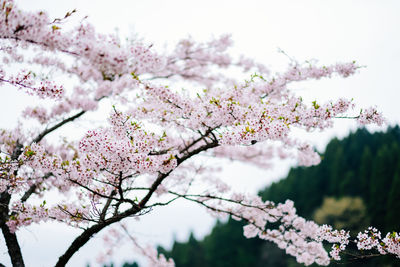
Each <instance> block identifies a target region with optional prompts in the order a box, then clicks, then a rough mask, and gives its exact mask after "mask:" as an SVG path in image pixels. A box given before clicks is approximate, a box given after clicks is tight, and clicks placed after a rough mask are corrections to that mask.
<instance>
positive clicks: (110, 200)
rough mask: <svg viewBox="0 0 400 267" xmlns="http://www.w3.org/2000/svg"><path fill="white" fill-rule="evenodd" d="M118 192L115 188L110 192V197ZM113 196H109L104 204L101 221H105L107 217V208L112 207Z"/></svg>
mask: <svg viewBox="0 0 400 267" xmlns="http://www.w3.org/2000/svg"><path fill="white" fill-rule="evenodd" d="M116 193H117V192H115V190H113V191H112V192H111V194H110V197H112V196H114V195H115V194H116ZM112 201H113V200H112V198H108V199H107V203H106V204H105V205H104V208H103V211H102V212H101V214H100V221H104V219H105V218H106V215H107V210H108V208H109V207H110V204H111V202H112Z"/></svg>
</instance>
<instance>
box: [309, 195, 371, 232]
mask: <svg viewBox="0 0 400 267" xmlns="http://www.w3.org/2000/svg"><path fill="white" fill-rule="evenodd" d="M313 220H314V221H315V222H316V223H318V224H329V225H332V226H333V227H334V228H335V229H346V230H349V231H350V233H351V235H353V236H355V235H357V233H358V232H360V231H363V230H365V229H366V228H367V227H368V226H369V219H368V217H367V208H366V205H365V204H364V201H363V200H362V198H360V197H341V198H339V199H336V198H333V197H326V198H324V201H323V202H322V205H321V206H320V207H319V208H317V209H316V210H315V212H314V216H313Z"/></svg>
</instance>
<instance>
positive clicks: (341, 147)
mask: <svg viewBox="0 0 400 267" xmlns="http://www.w3.org/2000/svg"><path fill="white" fill-rule="evenodd" d="M399 192H400V128H399V127H398V126H396V127H394V128H389V129H388V130H387V131H386V132H376V133H373V134H371V133H369V132H368V131H367V130H365V129H360V130H358V131H357V132H355V133H352V134H350V135H349V136H348V137H346V138H344V139H343V140H338V139H333V140H332V141H330V143H329V144H328V145H327V147H326V150H325V153H324V154H323V155H322V161H321V163H320V164H319V165H318V166H312V167H297V168H292V169H291V170H290V172H289V174H288V176H287V177H286V178H284V179H282V180H280V181H278V182H275V183H273V184H271V185H270V186H269V187H267V188H266V189H264V190H263V191H261V192H260V193H259V194H260V195H261V196H262V198H263V199H264V200H267V199H268V200H272V201H274V202H283V201H285V200H286V199H291V200H293V201H294V202H295V206H296V208H297V210H298V214H299V215H300V216H303V217H306V218H308V219H313V220H315V221H317V222H318V223H329V224H332V225H334V226H335V227H338V228H346V229H348V230H350V231H351V232H352V233H353V234H354V233H357V232H358V231H360V230H362V229H365V227H367V226H369V225H372V226H374V227H377V228H378V229H380V230H381V231H382V232H387V231H400V223H399V218H400V193H399ZM243 225H244V224H243V223H241V222H237V221H234V220H232V219H229V220H228V222H226V223H221V222H217V224H216V225H215V226H214V228H213V230H212V231H211V233H210V234H209V235H208V236H206V237H205V238H204V239H203V240H196V239H195V238H194V236H193V235H191V236H190V237H189V240H188V241H187V242H184V243H180V242H175V243H174V245H173V247H172V249H171V250H170V251H167V250H166V249H164V248H162V247H159V249H158V250H159V252H161V253H163V254H165V255H166V256H167V257H172V258H173V259H174V261H175V263H176V266H177V267H232V266H254V267H258V266H260V267H261V266H264V267H265V266H273V267H275V266H276V267H294V266H302V265H300V264H298V263H296V262H295V260H294V258H292V257H290V256H287V255H286V254H285V253H284V252H283V251H282V250H280V249H278V248H277V247H276V246H275V245H274V244H272V243H269V242H266V241H262V240H259V239H257V238H254V239H246V238H245V237H243V230H242V227H243ZM270 226H271V225H270ZM272 227H273V225H272ZM353 252H356V251H351V249H350V253H353ZM357 253H358V252H357ZM358 254H359V253H358ZM342 258H343V260H342V261H341V262H339V263H334V264H339V266H343V267H347V266H364V267H369V266H388V267H389V266H400V260H398V259H397V260H396V259H394V258H393V257H390V256H381V257H375V258H362V259H360V258H355V257H353V256H351V255H344V256H343V257H342Z"/></svg>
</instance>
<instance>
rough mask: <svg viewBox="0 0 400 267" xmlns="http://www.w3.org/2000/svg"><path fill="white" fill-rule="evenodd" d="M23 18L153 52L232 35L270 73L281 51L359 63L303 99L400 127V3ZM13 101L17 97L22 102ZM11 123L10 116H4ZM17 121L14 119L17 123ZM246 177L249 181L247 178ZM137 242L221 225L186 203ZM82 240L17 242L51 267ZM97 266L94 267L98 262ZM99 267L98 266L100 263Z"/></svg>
mask: <svg viewBox="0 0 400 267" xmlns="http://www.w3.org/2000/svg"><path fill="white" fill-rule="evenodd" d="M16 2H17V3H19V6H20V7H22V8H23V9H26V10H38V9H45V10H48V11H49V13H50V15H51V16H54V17H62V16H63V15H64V14H65V13H66V12H67V11H71V10H72V9H74V8H76V9H77V10H78V12H79V13H78V16H81V17H82V16H85V15H88V16H89V18H88V20H89V21H90V22H92V23H93V24H94V25H95V26H96V28H97V30H98V31H100V32H112V31H115V29H116V28H118V29H119V32H120V34H121V36H127V35H129V34H130V33H132V32H133V33H137V34H138V35H139V36H141V37H144V38H145V40H146V41H149V42H153V43H154V44H155V45H156V46H159V47H162V45H163V44H165V43H169V44H173V43H174V42H175V41H177V40H179V39H181V38H184V37H187V36H188V35H191V36H192V37H194V39H199V40H207V39H209V38H210V37H212V36H218V35H220V34H223V33H231V34H232V36H233V40H234V41H235V45H234V49H232V51H233V52H235V53H242V54H245V55H246V56H249V57H253V58H255V59H256V60H257V61H260V62H264V63H266V64H267V65H268V66H270V67H271V68H272V69H275V68H280V69H281V68H282V67H283V66H285V65H286V64H287V58H286V57H284V56H283V55H282V54H279V53H277V48H278V47H279V48H281V49H283V50H284V51H285V52H286V53H287V54H289V55H290V56H291V57H294V58H296V59H298V60H299V61H303V60H307V59H318V60H319V61H320V62H321V63H323V64H329V63H335V62H345V61H352V60H356V61H357V62H359V64H361V65H365V66H366V68H363V69H361V70H360V73H359V74H357V75H355V76H353V77H350V78H348V79H331V80H321V81H317V82H310V83H302V84H301V85H299V86H297V90H299V93H300V94H302V95H303V96H305V98H306V99H309V100H314V99H322V100H328V99H331V98H332V99H335V98H337V97H340V96H346V97H349V98H351V97H353V98H354V100H355V102H356V103H357V104H359V106H360V107H367V106H370V105H377V106H378V108H379V110H381V111H382V112H383V113H384V115H385V116H386V117H387V118H388V121H389V123H390V124H391V125H393V124H396V123H399V122H400V112H399V111H400V110H399V108H398V107H399V104H398V103H397V102H398V101H399V96H400V93H399V89H400V88H399V87H400V86H399V82H398V81H397V78H398V77H400V68H399V66H398V64H399V62H400V49H399V48H400V30H399V26H400V16H399V15H398V14H399V12H400V1H396V0H393V1H384V0H381V1H368V0H358V1H351V0H334V1H331V0H325V1H321V0H314V1H311V0H309V1H301V0H293V1H288V0H281V1H265V0H264V1H256V0H248V1H246V4H245V3H244V1H232V0H230V1H226V0H219V1H216V0H214V1H210V0H203V1H188V0H186V1H183V0H181V1H178V0H168V1H163V0H146V1H144V0H130V1H119V0H114V1H107V0H96V1H94V0H87V1H83V0H81V1H78V0H70V1H66V0H64V1H56V0H52V1H50V0H35V1H32V0H19V1H18V0H17V1H16ZM16 96H18V97H19V98H18V99H16ZM0 98H1V99H2V100H3V98H5V100H6V101H2V102H3V103H4V104H2V105H3V110H10V111H11V110H12V111H14V110H17V111H19V110H21V109H22V107H23V106H24V105H25V104H26V103H27V101H28V100H27V99H28V98H27V97H25V96H21V95H20V94H18V95H16V94H10V93H4V92H0ZM11 113H12V114H7V116H4V115H1V117H0V127H7V125H9V124H10V123H11V122H12V121H13V120H15V117H16V116H17V115H18V112H11ZM3 114H4V113H3ZM14 115H15V117H14ZM355 128H356V125H355V123H352V122H344V121H338V123H337V125H336V126H335V128H334V129H332V130H330V131H328V132H326V133H315V134H312V135H308V136H306V137H305V138H307V139H308V140H311V141H312V142H313V143H314V144H315V145H316V146H317V147H318V148H319V149H320V150H321V149H323V147H324V146H325V144H326V142H327V141H328V140H329V138H331V137H332V136H339V137H343V136H345V135H347V133H348V132H349V130H351V129H353V130H354V129H355ZM225 166H227V170H226V171H224V172H223V174H222V175H223V176H224V177H225V178H226V179H227V180H229V181H231V183H233V184H234V185H235V186H236V187H237V188H240V189H244V190H246V191H248V192H256V191H257V190H258V189H260V188H262V187H263V186H264V185H266V184H267V183H268V182H269V181H271V180H274V179H275V180H276V179H277V178H278V177H281V176H283V175H284V174H285V173H286V171H287V164H285V166H278V167H277V168H275V170H274V171H272V172H271V171H270V172H266V171H264V170H259V169H256V168H253V167H249V166H247V165H241V164H231V165H229V166H228V165H225ZM243 177H245V180H244V178H243ZM128 222H129V225H131V228H132V229H134V231H133V232H134V233H135V234H136V235H137V236H139V237H140V238H141V239H143V240H147V241H149V242H151V243H153V244H163V245H166V246H168V245H169V244H170V243H171V240H172V238H173V236H176V237H177V238H178V239H179V240H184V239H185V238H187V236H188V233H189V231H190V230H191V229H192V230H194V232H195V235H196V236H197V237H201V236H204V235H205V234H206V233H208V232H209V231H210V229H211V228H210V227H211V226H212V225H213V223H214V219H212V218H211V217H210V216H208V215H207V213H206V212H204V211H203V210H202V209H200V208H197V207H196V206H193V205H188V204H187V203H186V202H183V203H182V202H179V203H177V204H175V205H173V206H171V207H169V208H163V209H160V210H155V211H154V212H153V213H152V214H150V215H146V217H143V219H142V221H140V222H134V221H128ZM76 233H77V231H75V230H68V229H66V228H65V227H60V226H59V225H57V224H51V225H41V226H33V227H30V228H28V230H23V231H21V233H20V235H19V237H20V240H21V245H22V249H23V252H24V254H25V260H26V265H27V266H51V265H53V264H54V263H55V261H56V259H57V258H58V257H59V256H60V255H61V253H62V252H63V251H64V250H65V248H66V246H67V244H68V243H69V242H70V241H71V240H73V238H74V234H75V235H76ZM102 245H103V243H102V241H101V240H100V238H99V237H96V238H94V240H92V241H90V242H89V243H88V244H87V245H86V246H85V247H84V248H83V249H82V250H81V251H79V253H78V254H77V255H76V256H74V257H73V258H72V260H71V261H70V264H69V265H68V266H84V265H85V264H86V263H87V262H89V261H90V260H93V259H94V258H95V257H96V255H97V253H96V252H97V251H99V250H101V249H102ZM133 259H135V255H133V253H132V251H131V250H130V246H129V245H127V246H125V247H122V248H121V249H120V250H119V251H118V253H117V254H116V255H115V257H114V260H115V262H123V261H124V260H133ZM0 262H1V263H3V264H6V265H7V266H8V265H10V262H9V260H8V256H7V251H6V248H5V247H4V244H3V245H2V246H0ZM93 263H94V262H93ZM92 266H95V264H93V265H92Z"/></svg>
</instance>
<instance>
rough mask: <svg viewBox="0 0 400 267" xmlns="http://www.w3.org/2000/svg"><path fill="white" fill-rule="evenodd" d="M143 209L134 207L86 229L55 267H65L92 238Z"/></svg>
mask: <svg viewBox="0 0 400 267" xmlns="http://www.w3.org/2000/svg"><path fill="white" fill-rule="evenodd" d="M140 210H141V209H139V208H136V207H133V208H131V209H128V210H126V211H125V212H123V213H121V214H119V215H117V216H113V217H111V218H109V219H106V220H104V221H103V222H100V223H98V224H95V225H93V226H91V227H89V228H88V229H86V230H85V231H84V232H83V233H82V234H81V235H79V236H78V237H77V238H75V240H74V241H73V242H72V244H71V245H70V246H69V248H68V249H67V251H66V252H65V253H64V254H63V255H62V256H61V257H60V258H59V259H58V262H57V264H56V265H55V267H64V266H65V265H66V264H67V262H68V261H69V260H70V259H71V257H72V256H73V255H74V254H75V253H76V252H77V251H78V250H79V249H80V248H81V247H83V245H85V244H86V243H87V242H88V241H89V240H90V238H91V237H92V236H93V235H95V234H97V233H98V232H100V231H101V230H103V229H104V228H105V227H107V226H109V225H111V224H113V223H115V222H119V221H120V220H122V219H124V218H127V217H129V216H132V215H135V214H137V213H138V212H140Z"/></svg>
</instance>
